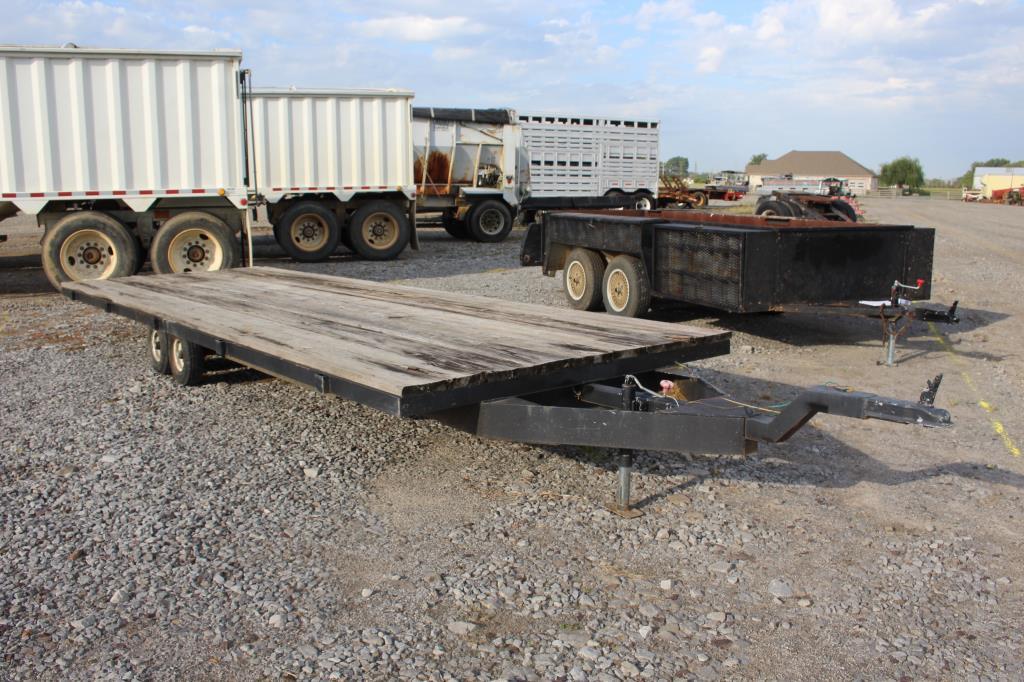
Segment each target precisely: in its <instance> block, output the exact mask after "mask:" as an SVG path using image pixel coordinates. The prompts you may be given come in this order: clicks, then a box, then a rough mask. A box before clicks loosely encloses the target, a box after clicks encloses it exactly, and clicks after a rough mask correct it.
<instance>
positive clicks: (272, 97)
mask: <svg viewBox="0 0 1024 682" xmlns="http://www.w3.org/2000/svg"><path fill="white" fill-rule="evenodd" d="M412 98H413V93H412V92H410V91H408V90H355V89H352V90H310V89H296V88H287V89H276V88H260V89H255V90H253V91H252V93H251V102H252V106H251V110H252V128H253V135H252V137H253V153H252V155H251V158H252V171H251V172H252V180H253V184H254V186H255V185H257V183H258V187H259V193H260V195H261V197H262V198H263V200H265V201H266V203H267V215H268V217H269V219H270V222H271V223H272V224H273V225H274V237H275V238H276V240H277V242H278V244H280V245H281V248H283V249H284V250H285V252H286V253H287V254H288V255H289V256H291V257H292V258H294V259H295V260H298V261H319V260H324V259H326V258H328V257H329V256H330V255H331V254H333V253H334V252H335V251H336V250H337V248H338V244H339V242H340V243H342V244H344V245H345V246H347V247H348V248H350V249H351V250H353V251H355V252H356V253H358V254H359V255H360V256H362V257H363V258H369V259H373V260H386V259H391V258H394V257H395V256H397V255H398V254H399V253H401V252H402V251H403V250H404V249H405V247H406V246H407V245H408V244H409V243H410V242H412V244H413V246H414V247H415V246H416V242H415V234H416V232H415V226H416V186H415V183H414V182H413V176H412V167H413V160H412Z"/></svg>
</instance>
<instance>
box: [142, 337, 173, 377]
mask: <svg viewBox="0 0 1024 682" xmlns="http://www.w3.org/2000/svg"><path fill="white" fill-rule="evenodd" d="M147 341H148V344H147V346H148V350H149V366H150V367H152V368H153V371H154V372H156V373H157V374H170V373H171V355H170V351H169V350H168V348H169V347H170V340H169V338H168V336H167V333H166V332H162V331H160V330H158V329H153V330H152V331H150V332H149V338H148V339H147Z"/></svg>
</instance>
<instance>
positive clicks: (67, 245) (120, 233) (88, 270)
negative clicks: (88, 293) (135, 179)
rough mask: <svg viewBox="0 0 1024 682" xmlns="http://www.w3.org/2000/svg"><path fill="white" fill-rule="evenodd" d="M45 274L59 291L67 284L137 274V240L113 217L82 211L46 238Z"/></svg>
mask: <svg viewBox="0 0 1024 682" xmlns="http://www.w3.org/2000/svg"><path fill="white" fill-rule="evenodd" d="M42 261H43V271H44V272H45V273H46V278H47V279H48V280H50V284H52V285H53V288H54V289H56V290H57V291H60V289H61V285H62V284H63V283H65V282H77V281H81V280H85V279H110V278H111V277H127V276H129V275H134V274H135V272H136V268H137V266H138V261H139V254H138V251H136V246H135V237H134V236H133V235H132V234H131V233H130V232H129V231H128V229H127V228H126V227H125V226H124V225H122V224H121V223H119V222H118V221H117V220H115V219H113V218H111V217H110V216H108V215H106V214H104V213H100V212H98V211H79V212H76V213H72V214H71V215H68V216H66V217H65V218H62V219H61V220H60V221H59V222H58V223H57V224H56V225H54V226H53V229H51V230H49V231H48V232H47V233H46V236H44V237H43V253H42Z"/></svg>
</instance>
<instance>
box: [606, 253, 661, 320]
mask: <svg viewBox="0 0 1024 682" xmlns="http://www.w3.org/2000/svg"><path fill="white" fill-rule="evenodd" d="M601 297H602V299H603V300H604V309H605V310H606V311H608V312H609V313H611V314H612V315H621V316H623V317H639V316H640V315H643V314H644V313H646V312H647V310H648V309H649V308H650V307H651V283H650V282H649V281H648V280H647V271H646V270H645V269H644V264H643V263H641V262H640V260H639V259H637V258H634V257H633V256H627V255H624V254H623V255H620V256H615V257H614V258H612V259H611V260H610V261H609V262H608V266H607V267H606V268H605V270H604V279H603V281H602V283H601Z"/></svg>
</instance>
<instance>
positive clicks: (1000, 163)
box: [960, 157, 1021, 187]
mask: <svg viewBox="0 0 1024 682" xmlns="http://www.w3.org/2000/svg"><path fill="white" fill-rule="evenodd" d="M1020 164H1021V162H1020V161H1018V162H1017V163H1016V164H1011V163H1010V160H1009V159H1004V158H1002V157H996V158H994V159H989V160H988V161H975V162H974V163H972V164H971V169H970V170H969V171H967V172H966V173H964V174H963V177H961V178H960V186H961V187H971V186H973V185H974V169H975V168H978V167H979V166H991V167H995V168H1005V167H1007V166H1011V165H1020Z"/></svg>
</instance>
